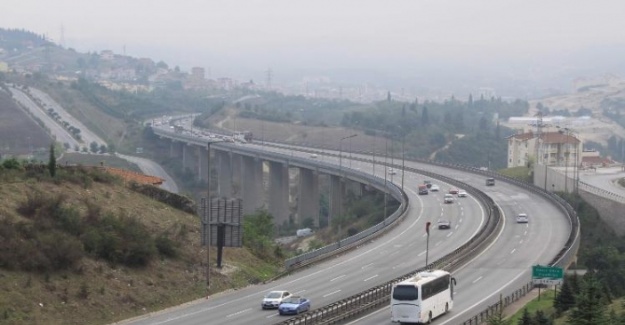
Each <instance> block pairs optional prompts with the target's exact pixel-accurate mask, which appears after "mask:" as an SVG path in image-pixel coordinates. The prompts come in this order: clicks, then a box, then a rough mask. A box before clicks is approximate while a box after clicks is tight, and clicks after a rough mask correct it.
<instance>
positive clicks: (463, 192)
mask: <svg viewBox="0 0 625 325" xmlns="http://www.w3.org/2000/svg"><path fill="white" fill-rule="evenodd" d="M458 197H467V191H465V190H460V191H458Z"/></svg>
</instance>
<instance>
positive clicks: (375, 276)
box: [363, 274, 378, 282]
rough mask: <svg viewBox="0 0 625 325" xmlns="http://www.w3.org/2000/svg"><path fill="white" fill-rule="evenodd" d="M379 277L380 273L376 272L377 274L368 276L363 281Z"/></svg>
mask: <svg viewBox="0 0 625 325" xmlns="http://www.w3.org/2000/svg"><path fill="white" fill-rule="evenodd" d="M377 277H378V275H377V274H376V275H374V276H372V277H368V278H366V279H364V280H363V281H364V282H367V281H369V280H371V279H375V278H377Z"/></svg>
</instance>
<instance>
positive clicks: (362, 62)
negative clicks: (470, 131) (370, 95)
mask: <svg viewBox="0 0 625 325" xmlns="http://www.w3.org/2000/svg"><path fill="white" fill-rule="evenodd" d="M624 14H625V1H622V0H593V1H587V0H582V1H571V0H552V1H538V0H529V1H528V0H523V1H521V0H518V1H517V0H503V1H499V0H498V1H492V0H490V1H487V0H473V1H464V0H395V1H373V0H340V1H336V0H333V1H331V0H314V1H308V0H307V1H303V0H223V1H221V0H208V1H195V0H182V1H165V0H133V1H122V0H106V1H103V0H87V1H75V0H49V1H41V0H5V1H3V6H2V10H0V27H4V28H19V29H22V28H23V29H26V30H30V31H33V32H35V33H38V34H45V35H46V36H47V37H48V38H50V39H52V40H53V41H54V42H56V43H58V44H61V45H63V46H65V47H71V48H74V49H76V50H78V51H85V52H86V51H96V52H100V51H101V50H104V49H109V50H113V51H114V52H115V53H118V54H123V53H125V54H127V55H131V56H138V57H150V58H152V59H154V60H155V61H159V60H163V61H165V62H166V63H168V64H169V65H170V66H176V65H178V66H180V68H182V69H184V70H188V69H190V68H191V67H193V66H202V67H205V68H206V70H207V72H209V75H207V77H209V78H216V77H223V76H227V77H232V78H236V79H239V80H249V79H253V80H255V81H257V82H259V83H263V82H265V78H266V75H267V71H268V70H269V69H270V70H271V72H272V77H273V81H272V82H273V83H274V84H276V85H278V84H281V83H290V82H300V81H301V80H302V78H304V77H328V78H330V80H332V81H333V82H337V83H345V84H365V83H366V84H370V85H374V86H376V87H380V88H388V89H389V90H392V91H399V90H400V89H401V90H402V91H403V90H404V89H405V90H406V91H408V92H412V93H427V92H432V91H439V92H441V93H449V94H452V93H453V94H455V95H456V96H458V97H466V96H467V95H468V94H469V93H471V92H475V89H478V88H479V87H492V88H494V89H495V90H496V91H497V94H498V95H500V96H513V97H524V98H532V97H534V98H535V97H539V96H542V95H546V94H549V93H557V92H568V91H570V90H571V87H570V85H571V82H572V80H573V79H574V78H577V77H598V76H603V75H605V74H614V75H617V76H621V77H622V76H625V61H623V60H620V58H623V57H625V33H623V30H625V20H623V19H622V18H623V15H624Z"/></svg>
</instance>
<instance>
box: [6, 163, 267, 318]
mask: <svg viewBox="0 0 625 325" xmlns="http://www.w3.org/2000/svg"><path fill="white" fill-rule="evenodd" d="M0 196H1V197H2V198H3V199H2V201H1V202H0V224H1V226H0V292H2V294H0V324H106V323H110V322H113V321H118V320H121V319H125V318H128V317H132V316H136V315H140V314H145V313H148V312H153V311H156V310H160V309H162V308H165V307H168V306H174V305H178V304H181V303H185V302H188V301H191V300H194V299H199V298H202V297H203V296H204V295H205V294H206V290H205V289H206V287H205V280H204V279H205V273H204V271H205V267H204V265H205V264H204V262H205V261H203V259H205V256H206V253H205V250H204V249H203V248H202V247H200V232H199V221H198V218H197V216H195V215H192V214H188V213H185V212H182V211H179V210H176V209H175V208H173V207H171V206H168V205H165V204H163V203H160V202H157V201H155V200H152V199H150V198H149V197H147V196H144V195H142V194H139V193H137V192H134V191H133V190H131V189H130V188H129V187H126V186H124V185H122V182H121V181H120V180H118V179H116V178H114V177H112V176H108V175H104V174H102V173H101V172H94V171H89V170H82V169H65V168H61V169H59V170H58V171H57V176H56V177H55V178H54V179H52V178H51V177H49V176H47V170H46V168H45V167H43V168H35V169H30V170H26V171H24V170H15V169H7V168H3V167H0ZM216 255H217V254H216V252H212V253H211V257H215V256H216ZM237 261H245V264H243V263H239V262H237ZM212 262H213V263H215V261H214V260H213V261H212ZM224 264H225V266H226V267H225V268H224V270H227V271H228V273H227V275H226V274H221V273H218V272H217V270H213V272H212V275H211V276H212V278H211V279H212V281H211V289H212V292H217V291H222V290H225V289H228V288H234V287H240V286H243V285H247V284H248V283H249V282H254V281H255V282H258V281H262V280H264V279H266V277H268V276H270V274H272V273H275V271H276V269H277V266H275V265H271V264H267V263H265V262H263V261H260V260H258V259H257V258H256V257H255V256H253V255H252V254H250V253H249V252H248V251H247V250H246V249H226V250H225V252H224ZM261 272H264V273H265V274H261Z"/></svg>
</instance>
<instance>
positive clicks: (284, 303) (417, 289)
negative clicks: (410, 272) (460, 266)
mask: <svg viewBox="0 0 625 325" xmlns="http://www.w3.org/2000/svg"><path fill="white" fill-rule="evenodd" d="M455 285H456V279H455V278H454V277H452V276H451V274H450V273H449V272H447V271H445V270H430V271H423V272H419V273H417V274H416V275H414V276H413V277H411V278H409V279H407V280H404V281H401V282H398V283H396V284H394V285H393V289H392V292H391V322H393V323H420V324H429V323H430V322H431V321H432V320H433V319H435V318H436V317H438V316H441V315H444V314H446V313H448V312H449V311H451V309H452V308H453V305H454V300H453V299H454V286H455ZM261 308H262V309H263V310H265V309H278V313H279V314H280V315H297V314H300V313H303V312H307V311H309V310H310V308H311V303H310V299H308V298H305V297H302V296H297V295H293V294H291V293H290V292H288V291H285V290H276V291H270V292H269V293H267V294H266V295H265V296H264V298H263V300H262V302H261Z"/></svg>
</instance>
